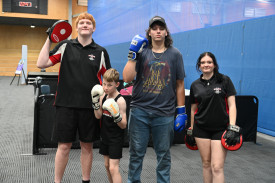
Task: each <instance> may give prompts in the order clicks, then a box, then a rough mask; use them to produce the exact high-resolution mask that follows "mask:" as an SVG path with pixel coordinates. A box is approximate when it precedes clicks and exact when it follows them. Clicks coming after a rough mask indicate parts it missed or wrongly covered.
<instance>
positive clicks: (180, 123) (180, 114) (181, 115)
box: [174, 106, 187, 132]
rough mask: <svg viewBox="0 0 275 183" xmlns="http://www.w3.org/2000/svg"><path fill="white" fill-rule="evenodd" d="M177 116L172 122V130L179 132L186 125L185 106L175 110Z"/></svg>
mask: <svg viewBox="0 0 275 183" xmlns="http://www.w3.org/2000/svg"><path fill="white" fill-rule="evenodd" d="M176 110H177V116H176V119H175V122H174V130H175V131H177V132H181V131H182V130H183V129H184V128H185V125H186V120H187V115H186V114H185V106H178V107H177V108H176Z"/></svg>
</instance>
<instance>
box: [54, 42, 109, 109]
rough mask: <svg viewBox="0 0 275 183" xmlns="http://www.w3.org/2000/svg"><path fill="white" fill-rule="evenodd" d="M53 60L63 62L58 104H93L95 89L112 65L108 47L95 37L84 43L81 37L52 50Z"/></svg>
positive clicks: (86, 106)
mask: <svg viewBox="0 0 275 183" xmlns="http://www.w3.org/2000/svg"><path fill="white" fill-rule="evenodd" d="M49 58H50V60H51V61H52V63H53V64H56V63H58V62H60V63H61V64H60V70H59V76H58V86H57V92H56V98H55V105H56V106H63V107H75V108H92V100H91V89H92V88H93V86H94V85H95V84H101V83H102V81H101V76H102V75H103V74H104V73H105V71H106V70H107V69H109V68H110V67H111V64H110V59H109V55H108V53H107V51H106V49H105V48H103V47H101V46H99V45H98V44H96V43H95V42H94V41H92V43H91V44H89V45H87V46H85V47H83V46H82V45H81V44H80V43H79V42H78V40H77V39H72V40H64V41H62V42H60V43H59V44H58V45H57V46H56V47H55V48H54V49H53V50H52V51H51V52H50V57H49Z"/></svg>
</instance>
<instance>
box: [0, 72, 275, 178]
mask: <svg viewBox="0 0 275 183" xmlns="http://www.w3.org/2000/svg"><path fill="white" fill-rule="evenodd" d="M11 80H12V77H4V76H2V77H0V97H1V102H0V166H1V168H0V182H1V183H2V182H3V183H49V182H53V177H54V157H55V152H56V149H55V148H44V149H41V150H40V151H41V152H43V153H45V154H46V155H33V154H32V141H33V139H32V137H33V123H34V89H33V86H32V85H19V86H17V81H16V82H13V84H12V85H10V82H11ZM274 139H275V138H274V137H270V136H267V135H264V134H260V133H258V134H257V143H256V144H255V143H253V142H245V143H244V144H243V146H242V148H241V149H240V150H238V151H234V152H228V155H227V159H226V163H225V178H226V182H228V183H254V182H255V183H273V182H275V140H274ZM171 154H172V168H171V182H172V183H200V182H203V180H202V167H201V160H200V155H199V152H198V151H191V150H189V149H187V148H186V147H185V145H184V144H177V145H173V146H172V148H171ZM79 156H80V150H79V149H72V150H71V153H70V160H69V163H68V165H67V168H66V171H65V175H64V178H63V182H66V183H80V182H81V168H80V162H79ZM128 161H129V153H128V148H124V149H123V158H122V159H121V163H120V169H121V174H122V178H123V182H127V173H128ZM155 167H156V156H155V153H154V151H153V149H152V148H151V147H148V149H147V154H146V156H145V159H144V164H143V171H142V176H141V179H142V182H144V183H155V182H156V173H155ZM91 182H95V183H98V182H99V183H101V182H103V183H104V182H108V181H107V175H106V172H105V168H104V163H103V157H102V156H101V155H100V154H99V153H98V149H94V161H93V169H92V172H91Z"/></svg>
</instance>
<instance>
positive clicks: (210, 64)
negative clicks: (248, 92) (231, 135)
mask: <svg viewBox="0 0 275 183" xmlns="http://www.w3.org/2000/svg"><path fill="white" fill-rule="evenodd" d="M196 68H197V70H198V71H200V72H202V75H201V76H200V78H199V79H197V80H196V81H194V82H193V83H192V85H191V88H190V101H191V130H192V133H193V136H194V137H195V141H196V143H197V146H198V149H199V151H200V155H201V159H202V165H203V166H202V167H203V180H204V182H224V181H225V180H224V162H225V157H226V153H227V150H226V149H225V148H224V147H223V146H222V144H221V137H222V134H223V133H224V131H225V130H226V128H227V126H228V125H232V126H235V124H236V113H237V112H236V103H235V95H236V90H235V88H234V85H233V83H232V81H231V79H230V78H229V77H228V76H225V75H223V74H221V73H219V71H218V69H219V66H218V63H217V61H216V58H215V56H214V55H213V54H212V53H211V52H205V53H202V54H201V55H200V57H199V58H198V60H197V64H196Z"/></svg>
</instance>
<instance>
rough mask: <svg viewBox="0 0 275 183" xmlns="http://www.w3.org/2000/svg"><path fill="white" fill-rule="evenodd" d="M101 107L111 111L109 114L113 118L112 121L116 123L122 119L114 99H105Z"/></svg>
mask: <svg viewBox="0 0 275 183" xmlns="http://www.w3.org/2000/svg"><path fill="white" fill-rule="evenodd" d="M102 109H104V110H107V111H109V112H110V113H111V115H112V116H113V118H114V122H115V123H118V122H120V121H121V120H122V117H121V115H120V113H119V107H118V104H117V103H116V102H115V100H114V99H112V98H109V99H107V100H106V101H105V102H104V103H103V105H102Z"/></svg>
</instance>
